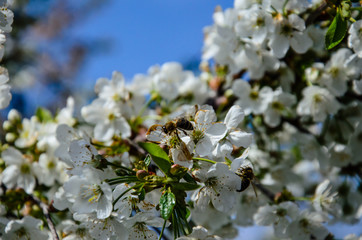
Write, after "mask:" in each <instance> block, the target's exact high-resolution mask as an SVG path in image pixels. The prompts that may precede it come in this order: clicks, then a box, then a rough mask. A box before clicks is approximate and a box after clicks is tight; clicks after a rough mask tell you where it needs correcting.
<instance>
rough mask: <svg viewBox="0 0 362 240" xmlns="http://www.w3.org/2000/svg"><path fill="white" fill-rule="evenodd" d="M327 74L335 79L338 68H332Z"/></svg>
mask: <svg viewBox="0 0 362 240" xmlns="http://www.w3.org/2000/svg"><path fill="white" fill-rule="evenodd" d="M329 73H330V74H331V75H332V77H334V78H335V77H337V76H338V73H339V68H337V67H332V68H331V69H330V70H329Z"/></svg>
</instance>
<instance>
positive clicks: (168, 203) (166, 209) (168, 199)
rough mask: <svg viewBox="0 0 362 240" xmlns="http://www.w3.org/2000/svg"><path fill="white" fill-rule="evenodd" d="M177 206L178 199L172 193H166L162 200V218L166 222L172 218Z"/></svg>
mask: <svg viewBox="0 0 362 240" xmlns="http://www.w3.org/2000/svg"><path fill="white" fill-rule="evenodd" d="M175 205H176V197H175V194H173V193H172V192H171V191H167V192H165V193H164V194H163V195H162V196H161V198H160V212H161V217H162V218H163V219H165V220H167V219H169V218H170V217H171V214H172V211H173V208H174V207H175Z"/></svg>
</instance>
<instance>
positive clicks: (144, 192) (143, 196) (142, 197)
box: [138, 188, 146, 201]
mask: <svg viewBox="0 0 362 240" xmlns="http://www.w3.org/2000/svg"><path fill="white" fill-rule="evenodd" d="M145 196H146V191H145V189H144V188H142V189H141V192H140V194H139V195H138V199H139V201H143V200H145Z"/></svg>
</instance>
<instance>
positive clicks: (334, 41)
mask: <svg viewBox="0 0 362 240" xmlns="http://www.w3.org/2000/svg"><path fill="white" fill-rule="evenodd" d="M346 32H347V21H346V20H343V18H342V17H341V14H340V13H339V12H337V15H336V16H335V17H334V19H333V21H332V23H331V25H329V28H328V31H327V33H326V37H325V43H326V49H327V50H331V49H332V48H334V47H335V46H337V45H338V44H339V43H340V42H341V41H342V40H343V38H344V36H345V35H346Z"/></svg>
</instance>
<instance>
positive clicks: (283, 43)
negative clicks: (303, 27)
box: [269, 33, 289, 58]
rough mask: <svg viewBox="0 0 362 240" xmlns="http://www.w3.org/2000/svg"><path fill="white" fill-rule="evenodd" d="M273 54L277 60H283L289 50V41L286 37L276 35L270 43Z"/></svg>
mask: <svg viewBox="0 0 362 240" xmlns="http://www.w3.org/2000/svg"><path fill="white" fill-rule="evenodd" d="M269 47H270V48H271V49H272V54H273V55H275V56H276V57H277V58H283V57H284V56H285V54H286V53H287V51H288V49H289V40H288V38H287V37H286V36H283V35H281V34H278V33H275V34H274V35H273V37H272V38H271V40H270V42H269Z"/></svg>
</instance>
